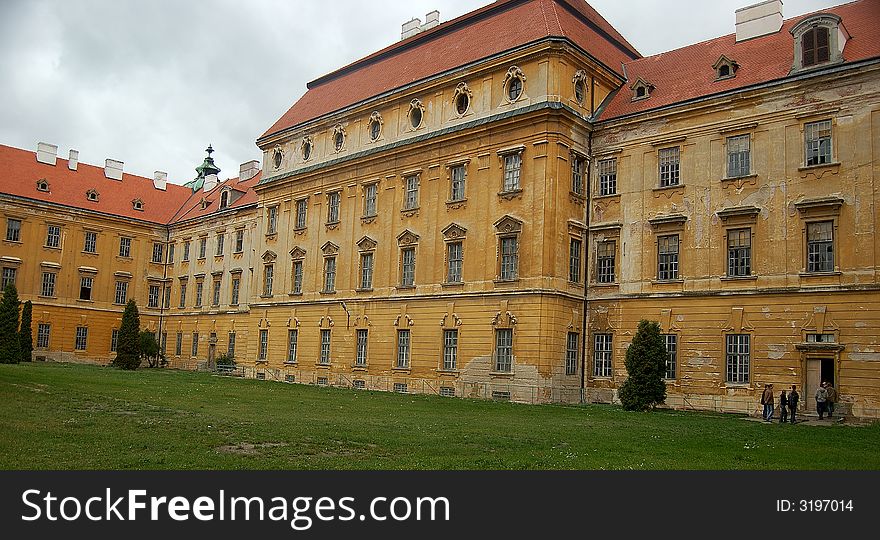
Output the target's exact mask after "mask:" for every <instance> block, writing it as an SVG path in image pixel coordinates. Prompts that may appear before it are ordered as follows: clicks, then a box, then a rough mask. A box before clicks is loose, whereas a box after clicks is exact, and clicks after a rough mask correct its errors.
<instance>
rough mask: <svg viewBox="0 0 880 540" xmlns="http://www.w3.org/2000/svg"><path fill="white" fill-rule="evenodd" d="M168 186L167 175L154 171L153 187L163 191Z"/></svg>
mask: <svg viewBox="0 0 880 540" xmlns="http://www.w3.org/2000/svg"><path fill="white" fill-rule="evenodd" d="M167 185H168V173H167V172H162V171H156V172H154V173H153V187H154V188H156V189H158V190H161V191H165V188H166V186H167Z"/></svg>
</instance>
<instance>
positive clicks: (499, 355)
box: [495, 328, 513, 373]
mask: <svg viewBox="0 0 880 540" xmlns="http://www.w3.org/2000/svg"><path fill="white" fill-rule="evenodd" d="M512 370H513V330H512V329H510V328H499V329H498V330H495V371H500V372H503V373H509V372H510V371H512Z"/></svg>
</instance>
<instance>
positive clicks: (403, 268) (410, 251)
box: [400, 247, 416, 287]
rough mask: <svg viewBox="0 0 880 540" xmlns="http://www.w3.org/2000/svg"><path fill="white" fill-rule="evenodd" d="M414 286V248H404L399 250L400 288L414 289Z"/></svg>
mask: <svg viewBox="0 0 880 540" xmlns="http://www.w3.org/2000/svg"><path fill="white" fill-rule="evenodd" d="M415 285H416V248H414V247H406V248H403V249H401V250H400V286H401V287H415Z"/></svg>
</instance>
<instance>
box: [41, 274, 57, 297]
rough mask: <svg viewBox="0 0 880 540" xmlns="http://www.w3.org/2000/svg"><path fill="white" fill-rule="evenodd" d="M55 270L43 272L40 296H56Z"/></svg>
mask: <svg viewBox="0 0 880 540" xmlns="http://www.w3.org/2000/svg"><path fill="white" fill-rule="evenodd" d="M56 277H57V274H56V273H55V272H43V279H42V282H41V283H40V296H55V278H56Z"/></svg>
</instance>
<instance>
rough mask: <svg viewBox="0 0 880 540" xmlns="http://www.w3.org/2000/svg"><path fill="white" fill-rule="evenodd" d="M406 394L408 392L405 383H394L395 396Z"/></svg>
mask: <svg viewBox="0 0 880 540" xmlns="http://www.w3.org/2000/svg"><path fill="white" fill-rule="evenodd" d="M407 392H409V390H407V385H406V383H404V382H396V383H394V393H395V394H406V393H407Z"/></svg>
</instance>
